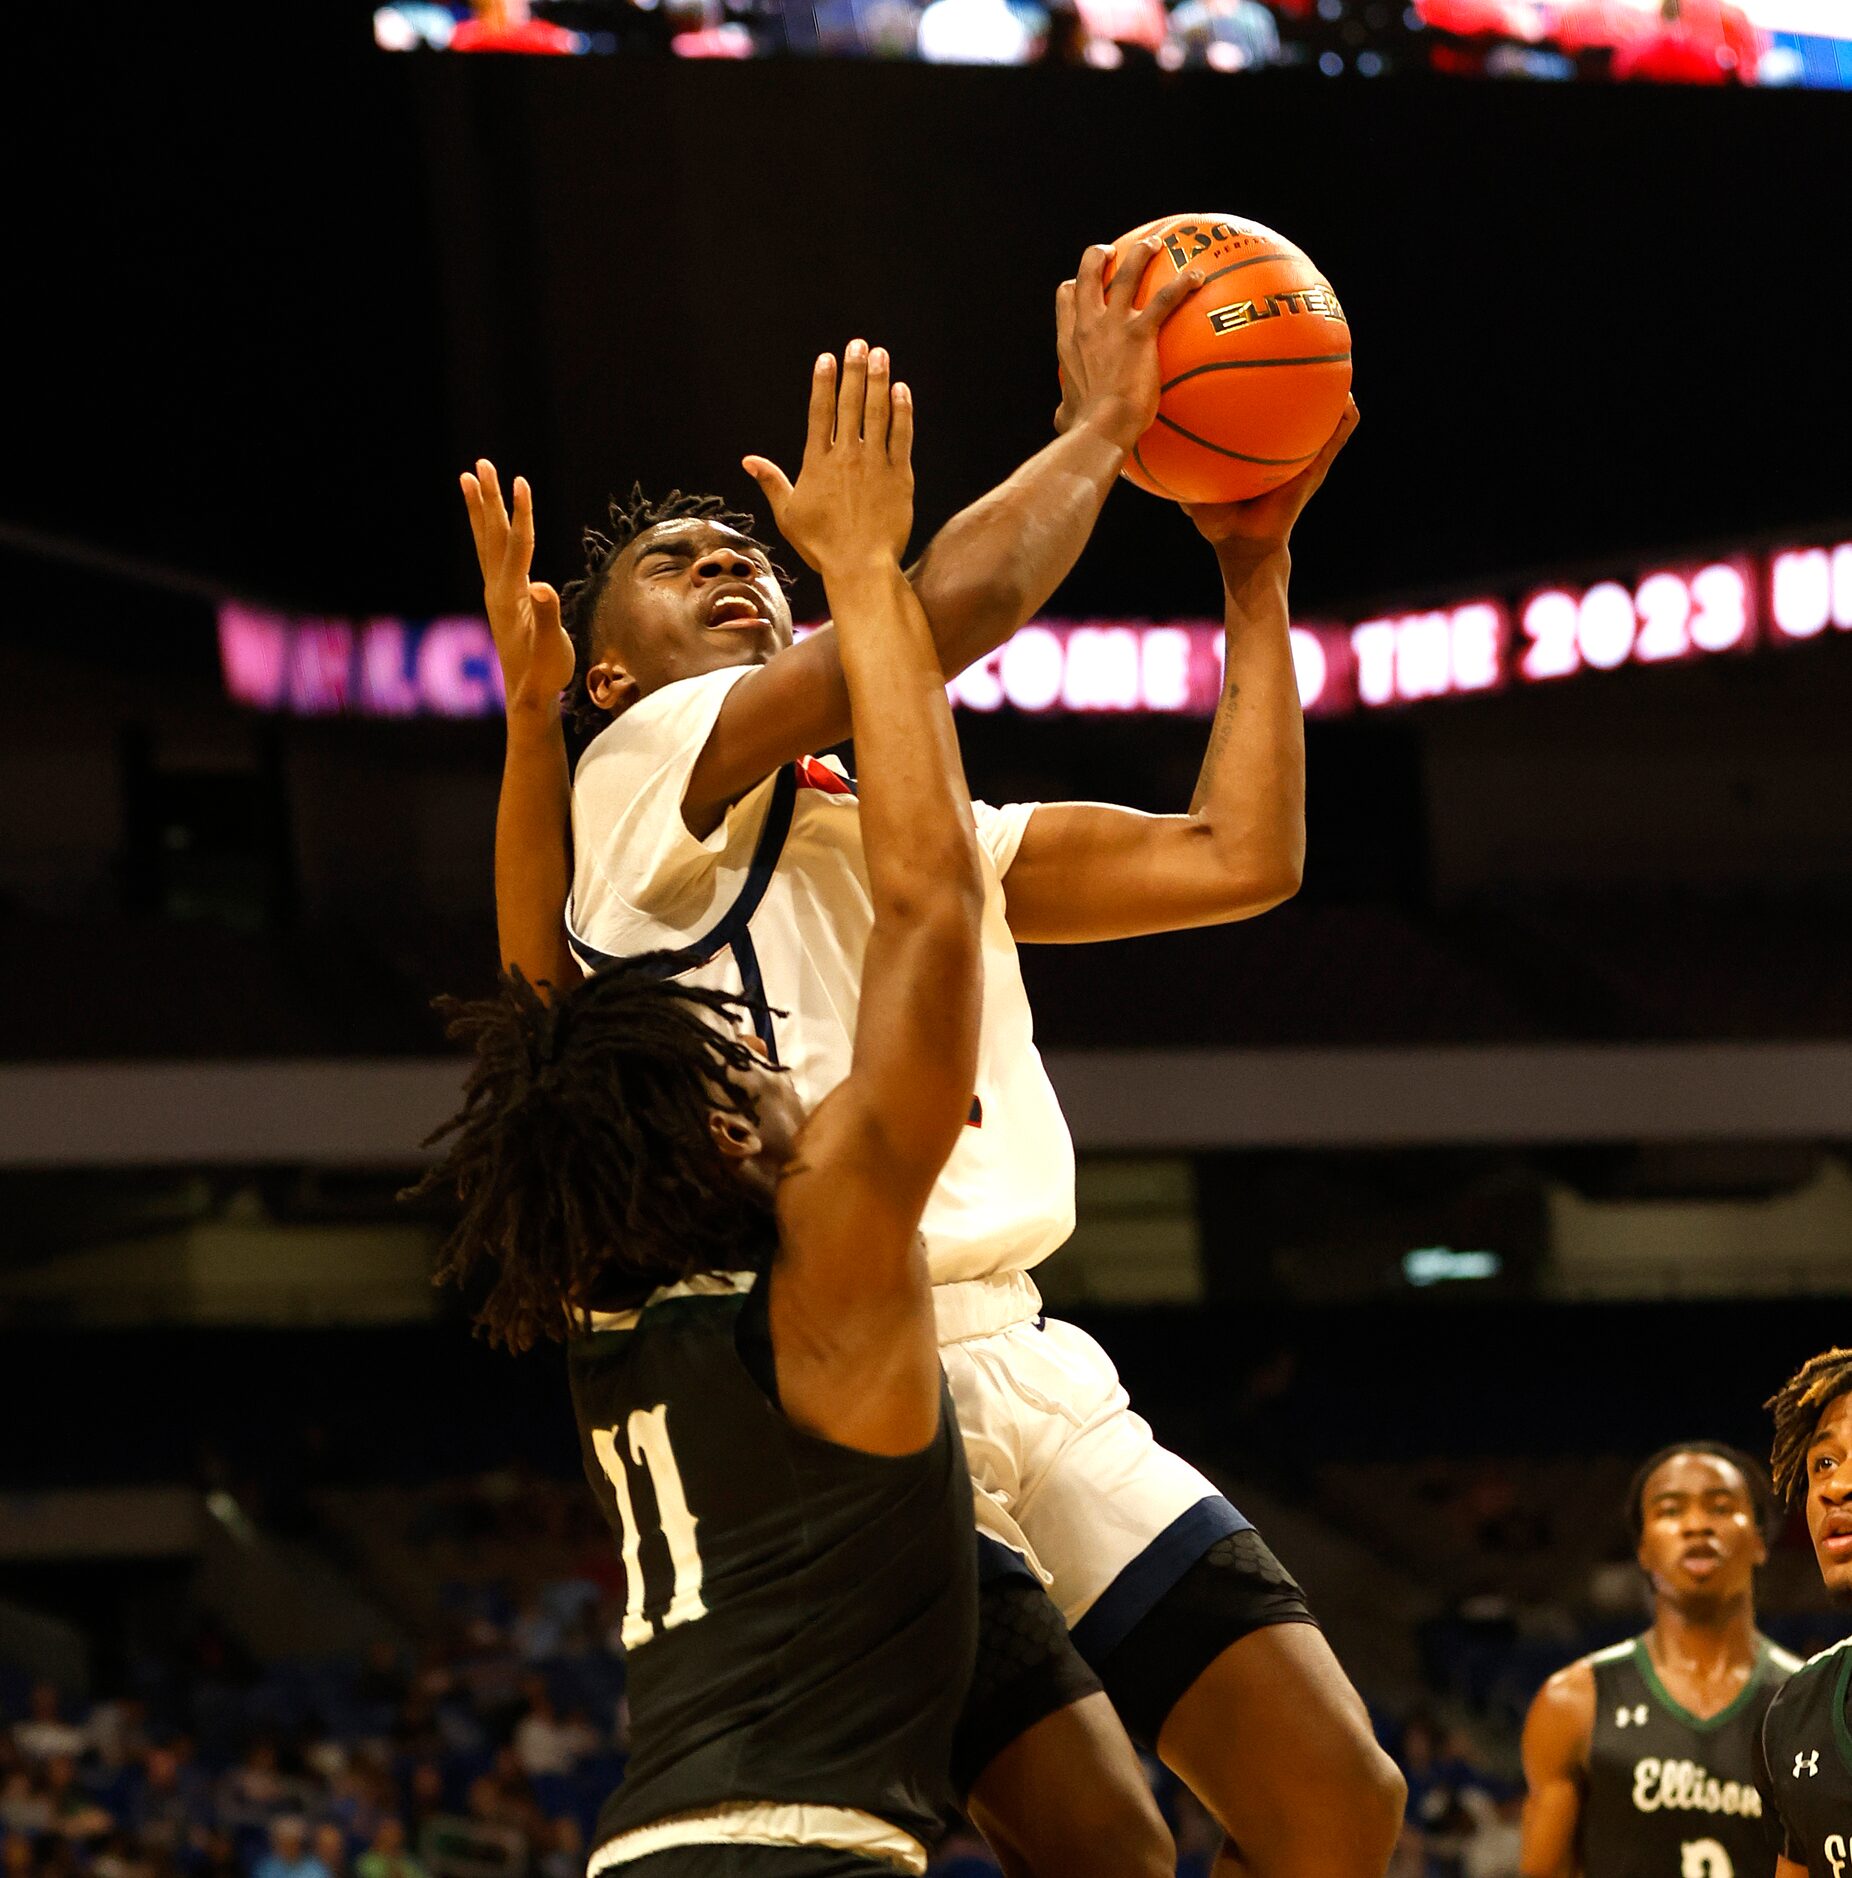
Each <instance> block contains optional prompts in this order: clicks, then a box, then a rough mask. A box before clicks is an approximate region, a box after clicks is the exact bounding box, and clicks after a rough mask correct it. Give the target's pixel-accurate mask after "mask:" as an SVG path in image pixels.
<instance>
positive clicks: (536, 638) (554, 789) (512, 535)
mask: <svg viewBox="0 0 1852 1878" xmlns="http://www.w3.org/2000/svg"><path fill="white" fill-rule="evenodd" d="M461 480H462V484H463V500H464V503H465V505H466V506H467V507H468V509H469V527H470V534H471V535H472V536H473V537H474V539H475V543H476V560H477V563H478V564H479V565H480V567H481V569H482V597H483V602H484V604H485V606H486V607H487V609H488V614H489V630H490V631H491V632H492V633H493V634H494V635H495V655H496V658H497V659H498V660H499V662H500V664H501V668H502V691H503V694H504V711H505V714H506V717H507V726H508V742H507V745H506V748H505V751H504V754H503V759H502V787H501V794H500V796H499V798H498V799H497V802H496V809H495V926H496V935H497V938H498V940H499V942H500V945H501V953H502V969H503V970H504V971H508V970H512V969H515V968H519V970H520V971H521V973H522V975H523V976H524V977H525V978H526V979H527V980H528V982H529V983H530V984H536V985H540V984H545V985H551V986H552V987H553V989H554V991H555V992H556V993H558V992H564V991H568V990H570V989H571V988H572V987H573V986H574V985H576V984H577V983H578V982H579V980H580V977H581V976H582V974H581V973H580V971H579V966H578V962H577V960H575V959H574V958H573V956H572V953H571V950H570V949H569V948H568V946H567V944H566V896H567V894H568V893H569V892H570V890H571V887H572V831H571V818H572V809H571V803H572V778H571V772H570V769H569V767H568V764H567V761H566V740H565V735H564V732H563V731H562V729H561V727H560V693H561V692H562V691H564V690H565V688H566V687H567V686H568V685H569V684H570V683H571V682H572V667H573V651H572V641H571V640H570V639H569V638H568V637H567V635H566V630H565V628H564V627H563V626H562V625H561V624H560V614H559V595H558V594H557V593H555V592H554V591H553V589H552V588H551V587H549V586H547V585H546V584H545V583H544V582H542V581H536V580H533V579H532V578H530V575H531V570H532V567H533V560H534V498H533V492H532V491H531V490H530V489H529V487H528V484H527V479H526V478H525V477H524V476H517V477H516V478H515V479H514V513H513V515H512V516H510V514H509V512H508V510H507V509H506V508H505V507H504V506H503V503H502V490H501V482H500V479H499V478H498V477H497V475H496V472H495V465H494V464H493V463H491V462H490V461H489V460H488V459H487V458H486V457H483V458H480V459H478V461H477V464H476V469H475V473H474V474H473V475H470V474H467V473H466V474H465V475H464V476H463V477H462V479H461Z"/></svg>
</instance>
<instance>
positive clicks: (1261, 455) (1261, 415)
mask: <svg viewBox="0 0 1852 1878" xmlns="http://www.w3.org/2000/svg"><path fill="white" fill-rule="evenodd" d="M1146 235H1157V236H1160V237H1162V239H1163V242H1164V246H1163V247H1162V248H1161V249H1160V250H1159V251H1158V253H1157V255H1156V256H1155V257H1154V258H1153V260H1152V262H1151V264H1150V266H1149V267H1147V268H1146V270H1145V277H1144V279H1143V280H1142V281H1141V282H1140V283H1139V286H1138V304H1139V305H1140V306H1143V305H1144V304H1145V302H1146V301H1147V300H1149V299H1150V297H1151V296H1152V295H1153V294H1154V293H1156V292H1157V290H1158V288H1159V287H1160V286H1162V285H1163V283H1164V282H1165V281H1167V280H1174V279H1175V278H1176V276H1177V275H1178V274H1180V273H1182V272H1183V270H1184V269H1185V268H1186V267H1192V266H1193V267H1200V268H1201V269H1202V271H1203V273H1204V275H1205V276H1206V278H1205V279H1204V281H1203V284H1202V285H1201V286H1200V287H1199V288H1198V289H1197V290H1196V292H1195V293H1193V294H1191V296H1190V297H1189V298H1188V299H1187V300H1185V301H1184V302H1183V304H1182V305H1181V306H1180V307H1178V308H1177V310H1176V311H1175V312H1174V313H1172V314H1171V316H1170V318H1169V319H1168V320H1167V321H1166V322H1165V324H1164V330H1163V332H1162V333H1161V334H1160V335H1159V336H1158V363H1159V365H1160V367H1161V369H1162V371H1163V374H1164V381H1163V382H1164V389H1163V395H1162V396H1161V397H1160V398H1159V400H1158V414H1157V421H1156V422H1155V423H1154V424H1153V425H1152V426H1151V428H1150V429H1149V430H1148V431H1146V432H1145V434H1144V435H1143V436H1142V437H1141V438H1140V439H1139V440H1138V446H1137V448H1136V449H1134V450H1133V452H1132V460H1131V461H1130V462H1129V463H1128V464H1127V465H1126V469H1125V473H1126V476H1127V478H1128V479H1129V480H1130V481H1132V482H1135V483H1136V484H1137V485H1138V486H1139V488H1141V489H1148V490H1149V491H1150V492H1151V493H1152V494H1153V495H1154V496H1169V497H1170V498H1171V499H1172V500H1173V501H1178V502H1236V501H1239V500H1241V499H1242V498H1244V497H1247V496H1258V495H1264V494H1265V493H1266V492H1267V491H1268V490H1269V489H1272V488H1274V487H1276V486H1277V485H1278V484H1280V483H1283V482H1285V481H1286V480H1287V479H1288V478H1289V477H1291V476H1295V475H1297V474H1298V472H1299V471H1300V470H1302V469H1304V468H1305V466H1306V465H1307V464H1308V463H1310V462H1311V460H1312V459H1313V458H1314V457H1315V456H1317V454H1318V453H1319V451H1320V450H1321V449H1322V448H1323V447H1324V445H1325V442H1326V440H1327V439H1328V438H1329V437H1330V435H1331V433H1332V432H1333V431H1334V430H1335V429H1337V424H1338V419H1339V418H1340V417H1342V416H1343V414H1344V402H1345V399H1346V398H1347V397H1348V396H1349V395H1350V326H1349V323H1348V322H1347V321H1346V320H1345V318H1344V309H1343V308H1342V307H1341V306H1339V305H1338V298H1337V295H1336V294H1334V293H1333V292H1332V291H1331V283H1330V282H1329V281H1328V280H1326V279H1325V277H1324V275H1322V274H1321V273H1320V272H1319V271H1318V269H1317V268H1315V267H1314V266H1313V265H1312V263H1311V261H1310V260H1309V259H1308V258H1307V257H1306V256H1305V255H1304V254H1303V253H1301V251H1300V250H1299V249H1297V248H1295V247H1294V246H1293V244H1292V243H1291V242H1290V241H1288V240H1286V239H1285V237H1284V236H1281V235H1276V234H1275V233H1274V232H1273V230H1272V229H1270V228H1263V227H1262V226H1261V225H1260V224H1259V223H1258V222H1244V221H1243V220H1242V219H1241V218H1240V217H1239V216H1237V215H1169V216H1166V217H1164V219H1163V220H1162V221H1157V222H1147V223H1146V224H1145V225H1144V227H1142V228H1134V229H1133V230H1132V231H1131V232H1130V233H1129V234H1126V235H1121V236H1120V237H1119V239H1118V240H1117V241H1116V242H1114V244H1113V258H1112V259H1111V260H1110V261H1108V262H1107V264H1106V278H1107V279H1108V280H1109V281H1110V280H1111V279H1112V276H1113V271H1114V269H1115V268H1116V267H1117V266H1118V264H1119V263H1120V262H1121V261H1122V260H1123V259H1124V258H1125V256H1126V254H1127V252H1128V251H1129V250H1130V248H1131V245H1132V243H1133V242H1135V241H1138V240H1141V239H1142V238H1143V237H1145V236H1146Z"/></svg>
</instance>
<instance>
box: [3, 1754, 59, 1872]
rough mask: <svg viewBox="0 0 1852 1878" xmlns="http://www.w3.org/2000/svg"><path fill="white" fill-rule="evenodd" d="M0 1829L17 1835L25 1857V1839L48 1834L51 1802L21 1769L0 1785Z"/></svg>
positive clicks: (16, 1768) (10, 1774)
mask: <svg viewBox="0 0 1852 1878" xmlns="http://www.w3.org/2000/svg"><path fill="white" fill-rule="evenodd" d="M0 1829H4V1830H5V1831H6V1832H9V1833H12V1834H15V1835H17V1836H18V1837H19V1841H20V1843H21V1844H22V1845H26V1850H27V1852H28V1853H30V1852H31V1850H32V1848H31V1846H30V1845H29V1844H26V1839H27V1835H31V1836H33V1837H36V1836H37V1835H38V1834H40V1833H45V1832H50V1831H51V1800H50V1799H49V1798H48V1797H47V1795H46V1793H45V1790H44V1788H42V1787H40V1786H37V1785H35V1784H34V1782H33V1779H32V1775H31V1774H30V1773H29V1772H28V1771H27V1770H26V1769H25V1768H23V1767H15V1768H13V1769H12V1770H11V1771H10V1772H9V1773H8V1774H7V1776H6V1778H5V1780H4V1781H3V1782H0Z"/></svg>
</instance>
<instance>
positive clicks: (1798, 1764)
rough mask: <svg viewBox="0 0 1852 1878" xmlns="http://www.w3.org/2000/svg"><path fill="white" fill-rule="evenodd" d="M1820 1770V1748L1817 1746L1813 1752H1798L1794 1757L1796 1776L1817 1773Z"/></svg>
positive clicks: (1796, 1777)
mask: <svg viewBox="0 0 1852 1878" xmlns="http://www.w3.org/2000/svg"><path fill="white" fill-rule="evenodd" d="M1819 1771H1820V1750H1819V1749H1818V1748H1815V1749H1814V1750H1813V1752H1812V1753H1811V1754H1797V1755H1795V1757H1794V1778H1795V1779H1796V1780H1798V1779H1800V1777H1801V1775H1802V1774H1817V1773H1818V1772H1819Z"/></svg>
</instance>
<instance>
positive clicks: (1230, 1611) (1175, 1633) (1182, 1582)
mask: <svg viewBox="0 0 1852 1878" xmlns="http://www.w3.org/2000/svg"><path fill="white" fill-rule="evenodd" d="M1317 1621H1318V1620H1317V1619H1316V1618H1315V1617H1314V1616H1313V1615H1312V1613H1311V1611H1310V1609H1309V1608H1308V1607H1307V1605H1306V1601H1305V1593H1304V1592H1303V1591H1301V1590H1300V1589H1299V1585H1298V1581H1297V1580H1296V1579H1295V1578H1294V1577H1293V1575H1292V1573H1291V1572H1289V1571H1288V1570H1287V1569H1286V1567H1285V1566H1284V1565H1282V1564H1281V1563H1280V1561H1279V1560H1278V1559H1277V1558H1275V1557H1274V1556H1273V1553H1272V1551H1271V1550H1270V1549H1269V1547H1268V1545H1267V1542H1266V1541H1265V1540H1264V1539H1262V1538H1261V1536H1260V1534H1259V1533H1257V1532H1256V1531H1255V1530H1254V1529H1253V1527H1251V1526H1249V1527H1247V1528H1245V1529H1244V1530H1243V1531H1241V1532H1234V1533H1230V1534H1229V1535H1228V1536H1227V1537H1226V1538H1223V1539H1218V1540H1217V1541H1216V1542H1215V1544H1214V1545H1212V1546H1211V1547H1210V1548H1209V1549H1208V1551H1207V1552H1205V1553H1204V1554H1203V1555H1202V1557H1201V1558H1199V1559H1198V1560H1197V1561H1196V1563H1195V1564H1194V1565H1192V1566H1191V1567H1190V1569H1189V1570H1188V1571H1187V1572H1185V1573H1184V1574H1183V1576H1182V1577H1181V1578H1180V1579H1178V1580H1177V1582H1176V1583H1175V1584H1174V1585H1172V1586H1171V1588H1170V1589H1169V1590H1168V1591H1167V1592H1165V1594H1164V1595H1163V1597H1161V1598H1159V1599H1158V1601H1157V1603H1156V1604H1154V1605H1153V1606H1152V1607H1151V1609H1150V1610H1149V1611H1147V1612H1146V1613H1145V1615H1144V1616H1143V1617H1141V1618H1140V1619H1139V1620H1138V1622H1137V1623H1136V1624H1134V1625H1133V1626H1132V1628H1131V1629H1130V1630H1129V1631H1127V1632H1126V1634H1125V1635H1124V1636H1123V1637H1122V1638H1120V1640H1119V1641H1118V1642H1117V1643H1115V1644H1114V1645H1113V1647H1112V1648H1111V1650H1109V1651H1108V1652H1106V1654H1105V1655H1104V1656H1102V1657H1101V1658H1100V1660H1099V1662H1098V1663H1097V1664H1096V1665H1095V1667H1096V1668H1097V1669H1098V1671H1099V1676H1100V1681H1101V1682H1102V1683H1103V1684H1104V1686H1105V1689H1106V1693H1107V1694H1108V1695H1109V1696H1111V1697H1112V1705H1113V1707H1114V1708H1116V1709H1117V1710H1118V1711H1119V1719H1120V1720H1121V1721H1122V1722H1124V1723H1125V1728H1126V1732H1127V1733H1128V1734H1129V1735H1130V1736H1131V1737H1132V1739H1133V1740H1134V1741H1136V1742H1137V1743H1138V1744H1139V1745H1140V1746H1141V1747H1145V1748H1149V1749H1151V1750H1152V1751H1153V1752H1155V1751H1156V1748H1157V1738H1158V1734H1159V1731H1160V1730H1161V1729H1162V1728H1163V1726H1164V1723H1165V1721H1166V1719H1167V1718H1168V1717H1169V1715H1170V1711H1171V1710H1172V1709H1173V1708H1174V1707H1175V1706H1176V1704H1177V1700H1178V1698H1179V1697H1180V1696H1181V1695H1182V1694H1183V1692H1184V1691H1185V1690H1186V1689H1188V1688H1189V1686H1190V1684H1191V1683H1193V1682H1194V1681H1195V1680H1196V1678H1197V1677H1198V1676H1200V1675H1201V1674H1202V1673H1203V1671H1204V1670H1205V1669H1207V1668H1208V1667H1209V1665H1210V1664H1211V1663H1213V1662H1214V1661H1215V1659H1216V1658H1217V1657H1218V1656H1220V1655H1221V1654H1222V1652H1223V1651H1224V1650H1226V1649H1227V1648H1228V1646H1229V1645H1230V1644H1231V1643H1239V1642H1240V1640H1241V1639H1242V1638H1243V1637H1245V1636H1247V1635H1249V1634H1250V1633H1251V1632H1253V1631H1256V1630H1264V1629H1265V1628H1266V1627H1267V1626H1268V1625H1270V1624H1315V1623H1317Z"/></svg>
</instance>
